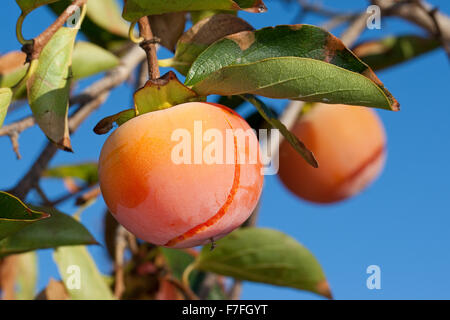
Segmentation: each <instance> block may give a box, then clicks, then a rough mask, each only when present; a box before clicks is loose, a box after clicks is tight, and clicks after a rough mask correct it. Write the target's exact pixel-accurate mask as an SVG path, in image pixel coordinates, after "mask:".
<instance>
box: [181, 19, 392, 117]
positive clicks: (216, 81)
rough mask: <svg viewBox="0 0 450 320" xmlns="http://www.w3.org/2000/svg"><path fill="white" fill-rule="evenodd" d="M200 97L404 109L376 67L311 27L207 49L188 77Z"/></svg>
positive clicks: (248, 36) (243, 36)
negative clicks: (243, 96) (244, 96)
mask: <svg viewBox="0 0 450 320" xmlns="http://www.w3.org/2000/svg"><path fill="white" fill-rule="evenodd" d="M185 84H186V85H188V86H190V87H192V89H193V90H194V91H195V92H197V93H198V94H199V95H208V94H220V95H235V94H244V93H251V94H255V95H261V96H265V97H269V98H277V99H291V100H303V101H310V102H326V103H334V104H337V103H343V104H350V105H360V106H368V107H375V108H383V109H388V110H398V108H399V105H398V102H397V101H396V100H395V99H394V98H393V97H392V95H391V94H390V93H389V91H387V90H386V89H385V88H384V86H383V84H382V83H381V82H380V81H379V80H378V78H377V76H376V75H375V74H374V73H373V71H372V70H371V69H370V68H369V67H368V66H367V65H366V64H365V63H363V62H362V61H361V60H359V59H358V58H357V57H356V56H355V55H354V54H353V53H352V52H351V51H350V50H348V49H347V48H346V47H345V46H344V44H343V43H342V41H340V40H339V39H338V38H336V37H334V36H333V35H331V34H330V33H328V32H326V31H325V30H323V29H320V28H318V27H315V26H309V25H293V26H277V27H273V28H272V27H270V28H264V29H261V30H258V31H254V32H251V31H243V32H240V33H236V34H233V35H230V36H227V37H225V38H224V39H223V40H219V41H217V42H216V43H214V44H213V45H211V46H210V47H208V49H206V50H205V51H203V52H202V53H201V54H200V55H199V56H198V58H197V59H196V60H195V62H194V63H193V65H192V67H191V69H190V70H189V73H188V75H187V77H186V82H185Z"/></svg>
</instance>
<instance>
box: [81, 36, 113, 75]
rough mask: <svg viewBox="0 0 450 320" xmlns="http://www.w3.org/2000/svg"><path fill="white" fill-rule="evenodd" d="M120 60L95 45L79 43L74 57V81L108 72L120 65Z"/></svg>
mask: <svg viewBox="0 0 450 320" xmlns="http://www.w3.org/2000/svg"><path fill="white" fill-rule="evenodd" d="M119 62H120V61H119V58H118V57H116V56H115V55H114V54H112V53H111V52H109V51H108V50H105V49H103V48H102V47H99V46H97V45H95V44H93V43H90V42H84V41H79V42H77V43H76V44H75V48H74V50H73V57H72V76H73V78H74V79H82V78H87V77H90V76H92V75H95V74H97V73H100V72H104V71H108V70H110V69H112V68H114V67H116V66H118V65H119Z"/></svg>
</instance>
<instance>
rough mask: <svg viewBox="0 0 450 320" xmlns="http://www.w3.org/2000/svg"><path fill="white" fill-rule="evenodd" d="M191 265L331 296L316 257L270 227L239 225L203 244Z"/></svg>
mask: <svg viewBox="0 0 450 320" xmlns="http://www.w3.org/2000/svg"><path fill="white" fill-rule="evenodd" d="M195 267H196V268H197V269H199V270H203V271H210V272H215V273H218V274H222V275H225V276H230V277H233V278H236V279H241V280H247V281H255V282H263V283H268V284H273V285H278V286H285V287H291V288H296V289H301V290H307V291H311V292H314V293H317V294H320V295H323V296H325V297H327V298H331V292H330V289H329V287H328V284H327V281H326V278H325V275H324V273H323V271H322V268H321V266H320V264H319V262H318V261H317V260H316V258H315V257H314V256H313V255H312V254H311V252H309V250H308V249H306V248H305V247H304V246H302V245H301V244H300V243H298V242H297V241H296V240H295V239H293V238H291V237H289V236H287V235H285V234H283V233H281V232H279V231H276V230H272V229H264V228H242V229H238V230H236V231H234V232H233V233H231V234H230V235H228V236H226V237H225V238H223V239H221V240H219V241H217V247H216V248H215V249H214V250H212V251H211V250H210V248H209V247H204V248H203V250H202V251H201V253H200V255H199V256H198V258H197V260H196V262H195Z"/></svg>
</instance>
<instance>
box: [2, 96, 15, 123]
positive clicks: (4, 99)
mask: <svg viewBox="0 0 450 320" xmlns="http://www.w3.org/2000/svg"><path fill="white" fill-rule="evenodd" d="M12 96H13V92H12V90H11V89H10V88H0V128H1V126H2V125H3V121H5V117H6V113H8V107H9V104H10V103H11V99H12Z"/></svg>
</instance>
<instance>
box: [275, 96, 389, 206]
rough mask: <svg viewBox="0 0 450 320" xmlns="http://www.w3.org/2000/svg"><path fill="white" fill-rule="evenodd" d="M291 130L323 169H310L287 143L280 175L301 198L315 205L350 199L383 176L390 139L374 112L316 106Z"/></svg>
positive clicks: (283, 152)
mask: <svg viewBox="0 0 450 320" xmlns="http://www.w3.org/2000/svg"><path fill="white" fill-rule="evenodd" d="M292 132H293V133H294V134H295V135H296V136H297V137H298V138H299V139H300V140H301V141H303V142H304V143H305V145H306V146H307V147H308V148H309V149H310V150H311V151H312V152H313V153H314V155H315V157H316V159H317V161H318V163H319V168H313V167H311V166H310V165H308V164H307V163H306V162H305V161H304V160H303V159H302V158H301V157H300V155H298V154H297V153H296V152H295V150H294V149H293V148H292V147H291V146H290V145H289V143H287V142H286V141H283V142H282V144H281V146H280V169H279V177H280V179H281V181H282V182H283V184H284V185H285V186H286V187H287V188H288V189H289V190H290V191H292V192H293V193H294V194H296V195H297V196H298V197H300V198H302V199H305V200H308V201H311V202H315V203H332V202H337V201H340V200H344V199H347V198H349V197H351V196H353V195H356V194H357V193H359V192H360V191H361V190H363V189H364V188H366V186H368V185H369V184H370V183H371V182H372V181H373V180H374V179H375V178H377V177H378V175H379V174H380V172H381V170H382V168H383V166H384V162H385V158H386V136H385V131H384V127H383V124H382V122H381V121H380V119H379V118H378V116H377V114H376V113H375V111H373V110H372V109H369V108H365V107H356V106H347V105H328V104H315V105H314V106H312V109H311V110H309V111H307V112H306V113H305V114H304V115H302V116H301V117H300V118H299V119H298V121H297V122H296V123H295V125H294V127H293V129H292Z"/></svg>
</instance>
